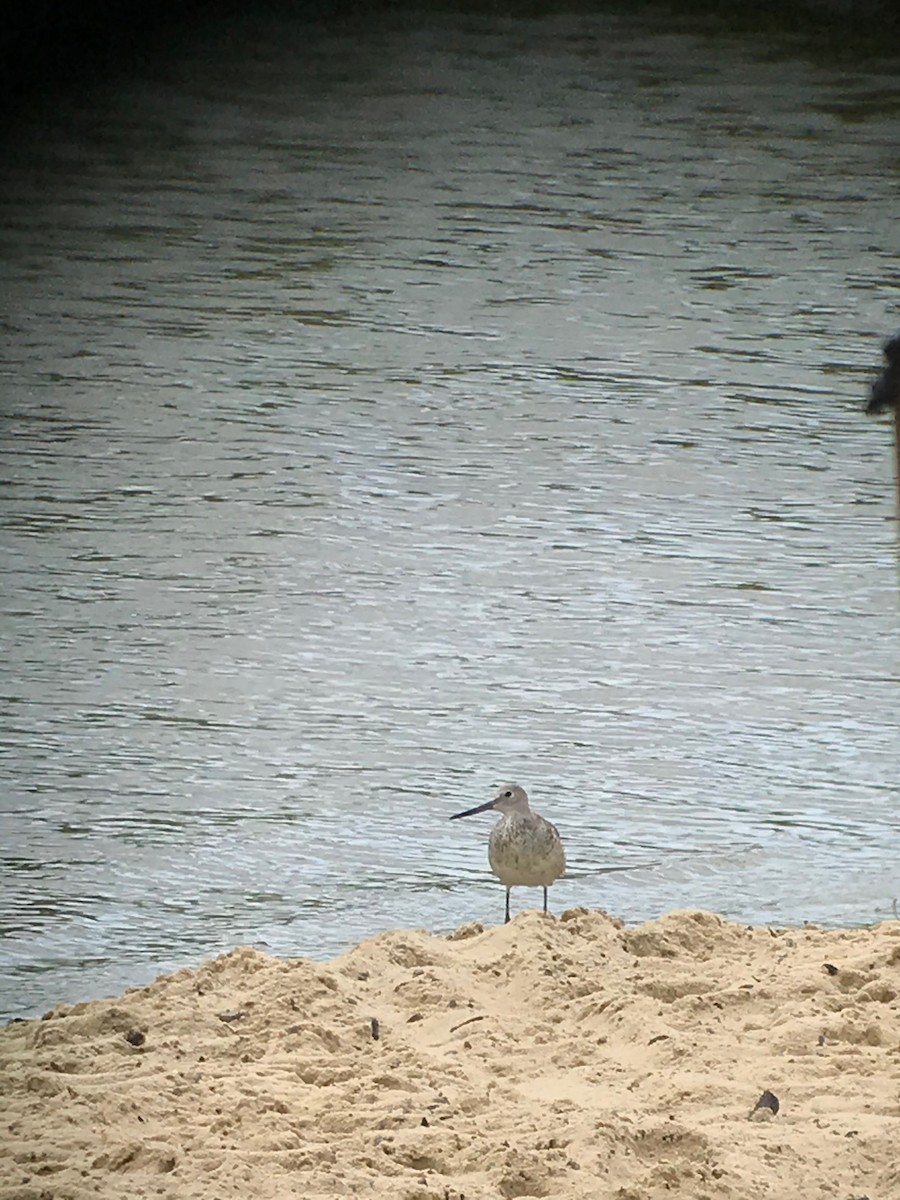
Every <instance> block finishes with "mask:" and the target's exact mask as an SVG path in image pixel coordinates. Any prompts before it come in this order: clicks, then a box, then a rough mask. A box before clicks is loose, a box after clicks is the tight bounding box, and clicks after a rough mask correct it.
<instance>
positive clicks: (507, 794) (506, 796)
mask: <svg viewBox="0 0 900 1200" xmlns="http://www.w3.org/2000/svg"><path fill="white" fill-rule="evenodd" d="M503 796H504V798H505V799H506V800H511V799H512V792H504V793H503Z"/></svg>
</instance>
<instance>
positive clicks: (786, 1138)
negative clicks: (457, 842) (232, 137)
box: [0, 909, 900, 1200]
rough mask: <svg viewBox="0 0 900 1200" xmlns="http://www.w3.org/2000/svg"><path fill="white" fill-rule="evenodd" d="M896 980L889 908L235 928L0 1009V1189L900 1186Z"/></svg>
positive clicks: (417, 1196) (78, 1198)
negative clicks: (64, 1002) (850, 922)
mask: <svg viewBox="0 0 900 1200" xmlns="http://www.w3.org/2000/svg"><path fill="white" fill-rule="evenodd" d="M898 994H900V922H884V923H882V924H880V925H877V926H874V927H871V928H865V929H851V930H822V929H818V928H811V927H804V928H803V929H780V930H775V929H771V930H770V929H767V928H747V927H746V926H743V925H737V924H732V923H729V922H726V921H723V920H721V919H720V918H719V917H717V916H714V915H712V914H710V913H703V912H675V913H671V914H669V915H668V916H665V917H662V918H660V919H658V920H655V921H651V922H648V923H646V924H644V925H640V926H636V927H631V928H623V927H622V925H621V923H620V922H618V921H616V920H614V919H612V918H610V917H609V916H607V915H606V914H605V913H602V912H596V911H587V910H585V909H571V910H569V911H568V912H565V913H563V915H562V917H561V918H559V919H558V920H557V919H552V918H545V917H543V916H541V915H539V914H537V913H534V912H526V913H523V914H521V915H520V916H518V917H517V918H516V919H515V920H514V921H513V922H512V923H511V924H509V925H508V926H506V927H503V926H500V927H498V928H491V929H488V930H482V929H481V927H480V926H478V925H471V926H464V927H463V928H461V929H459V930H457V931H456V932H455V933H453V934H451V935H450V936H449V937H435V936H432V935H430V934H427V933H424V932H421V931H407V930H401V931H397V932H392V933H386V934H381V935H379V936H377V937H373V938H371V939H369V940H367V941H365V942H363V943H361V944H360V945H359V946H356V947H354V948H353V949H352V950H350V951H348V952H347V953H345V954H343V955H341V956H340V957H338V958H336V959H334V960H333V961H332V962H329V963H316V962H312V961H310V960H308V959H295V960H280V959H275V958H270V957H268V956H266V955H264V954H262V953H259V952H258V951H256V950H252V949H247V948H238V949H236V950H233V951H231V952H230V953H228V954H225V955H223V956H222V957H220V958H217V959H215V960H214V961H211V962H207V963H205V964H204V965H202V966H201V967H199V968H198V969H197V970H187V969H185V970H180V971H178V972H176V973H175V974H173V975H168V976H163V977H161V978H160V979H157V980H156V981H155V982H154V983H153V984H151V985H150V986H148V987H141V988H133V989H130V990H129V991H127V992H126V993H125V994H124V995H123V996H121V997H119V998H118V999H115V1000H97V1001H92V1002H90V1003H84V1004H76V1005H74V1006H70V1007H59V1008H57V1009H55V1010H53V1012H51V1013H48V1014H47V1015H46V1016H45V1017H44V1018H43V1019H42V1020H36V1021H21V1022H12V1023H11V1024H10V1025H8V1026H7V1027H6V1028H5V1029H4V1030H2V1031H0V1072H2V1089H3V1099H2V1106H3V1114H4V1123H3V1131H2V1134H0V1147H2V1151H3V1153H2V1155H0V1161H2V1165H0V1197H2V1200H82V1198H86V1197H96V1196H104V1197H122V1198H123V1200H124V1198H125V1197H128V1198H133V1197H145V1196H146V1197H151V1196H152V1197H178V1198H179V1200H182V1198H193V1197H197V1198H199V1197H203V1198H204V1200H215V1198H216V1197H237V1196H240V1197H253V1198H263V1200H265V1198H268V1197H272V1198H276V1197H277V1198H283V1197H319V1196H361V1197H385V1198H387V1197H391V1198H394V1197H396V1198H398V1200H399V1198H402V1200H463V1197H464V1198H465V1200H495V1198H501V1200H510V1198H512V1197H518V1196H552V1197H562V1198H571V1200H582V1198H583V1200H588V1198H590V1200H598V1198H603V1197H616V1198H617V1200H656V1198H658V1197H664V1196H665V1197H667V1198H669V1197H672V1196H678V1197H682V1198H684V1200H700V1198H701V1197H747V1198H748V1200H750V1198H751V1197H752V1198H753V1200H759V1197H765V1196H771V1197H773V1198H778V1200H782V1198H784V1197H799V1198H801V1200H807V1198H812V1197H832V1196H833V1197H837V1198H838V1200H862V1198H863V1197H867V1198H868V1200H900V1000H898ZM766 1090H768V1091H770V1092H772V1093H773V1094H774V1095H775V1096H776V1097H777V1098H778V1100H779V1101H780V1106H779V1111H778V1113H777V1115H774V1114H773V1113H772V1111H771V1109H760V1110H758V1111H757V1112H756V1114H755V1115H754V1116H753V1118H751V1117H750V1113H751V1110H752V1109H753V1107H754V1104H755V1103H756V1101H757V1100H758V1098H759V1097H760V1095H761V1093H762V1092H764V1091H766Z"/></svg>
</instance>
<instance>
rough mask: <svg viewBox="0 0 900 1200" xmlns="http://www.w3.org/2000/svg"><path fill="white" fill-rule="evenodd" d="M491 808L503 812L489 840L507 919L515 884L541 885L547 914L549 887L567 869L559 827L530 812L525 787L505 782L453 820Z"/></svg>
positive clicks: (522, 885)
mask: <svg viewBox="0 0 900 1200" xmlns="http://www.w3.org/2000/svg"><path fill="white" fill-rule="evenodd" d="M488 809H496V811H497V812H499V813H500V820H499V821H498V822H497V824H496V825H495V826H494V828H493V829H492V830H491V837H490V841H489V842H488V862H489V863H490V864H491V870H492V871H493V872H494V874H495V875H496V876H497V878H498V879H499V880H500V882H501V883H502V884H503V886H504V887H505V888H506V920H507V921H508V920H509V889H510V888H512V887H542V888H543V889H544V912H545V913H546V911H547V888H548V887H549V886H550V884H551V883H555V882H556V880H557V879H559V877H560V875H562V874H563V873H564V872H565V869H566V855H565V851H564V850H563V844H562V838H561V837H560V836H559V830H558V829H557V828H556V826H555V825H551V824H550V822H549V821H545V820H544V818H543V817H541V816H539V815H538V814H537V813H536V812H532V811H531V805H530V804H529V803H528V796H527V795H526V793H525V789H524V788H520V787H519V786H518V784H515V783H504V784H503V786H502V787H501V788H500V789H499V790H498V792H497V795H496V796H494V798H493V799H492V800H488V801H487V803H486V804H478V805H476V807H475V808H467V809H466V811H465V812H458V813H454V814H453V816H452V817H451V818H450V820H451V821H456V820H458V819H459V818H460V817H472V816H474V815H475V813H480V812H487V811H488Z"/></svg>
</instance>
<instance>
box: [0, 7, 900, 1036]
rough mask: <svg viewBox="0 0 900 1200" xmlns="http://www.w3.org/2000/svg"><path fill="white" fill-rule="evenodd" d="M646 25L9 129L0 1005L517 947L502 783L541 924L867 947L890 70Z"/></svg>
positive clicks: (237, 72) (248, 47)
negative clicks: (533, 852)
mask: <svg viewBox="0 0 900 1200" xmlns="http://www.w3.org/2000/svg"><path fill="white" fill-rule="evenodd" d="M652 20H653V18H652V17H650V16H648V15H646V14H645V15H643V16H642V17H640V18H634V17H615V16H585V15H578V16H568V17H566V16H556V17H553V18H548V17H544V18H535V19H518V20H509V19H504V18H502V17H495V16H492V17H483V18H479V17H474V16H459V15H452V14H447V15H444V16H435V15H432V16H431V17H429V18H427V19H426V18H423V19H421V20H418V21H411V20H410V19H409V17H408V15H407V16H405V17H404V16H403V15H402V14H399V15H396V14H395V15H385V14H381V15H380V16H379V18H378V20H377V21H374V20H373V22H372V24H371V25H366V24H353V23H344V24H337V23H336V24H333V25H328V24H326V25H317V24H308V25H305V24H303V23H302V22H301V21H299V20H296V19H295V20H294V21H292V22H288V21H281V20H277V19H275V18H273V19H271V20H270V21H268V22H267V23H262V24H261V23H260V22H259V20H258V19H257V20H256V21H255V22H252V23H251V22H248V23H247V24H246V25H245V26H234V25H229V26H226V25H223V24H220V25H217V26H211V27H209V28H207V29H205V30H201V31H199V32H198V33H197V35H196V36H195V37H194V38H193V39H190V40H187V41H185V43H184V44H183V45H181V46H180V47H179V48H178V49H177V51H176V50H173V51H171V52H170V53H168V54H166V55H163V56H161V57H160V58H159V59H158V60H156V61H155V62H153V63H151V65H149V66H148V67H147V68H146V69H145V70H143V71H142V72H135V73H131V74H130V75H129V76H128V77H127V78H124V77H123V78H120V79H117V80H115V81H112V80H111V81H109V82H107V83H104V84H101V83H98V84H97V85H96V86H94V87H92V88H91V89H88V90H82V91H81V92H79V93H78V94H77V95H74V94H73V95H70V96H69V97H68V98H67V99H64V100H63V101H62V103H60V101H59V99H58V98H57V100H56V101H55V102H54V104H53V105H52V106H51V105H50V104H49V103H48V104H47V105H45V106H44V107H43V108H41V109H39V110H38V112H37V113H36V114H34V115H33V116H32V117H30V118H29V120H28V121H25V120H24V119H23V121H22V124H21V128H20V129H19V131H18V132H17V133H16V134H15V135H14V138H13V141H12V143H11V145H10V146H9V147H8V148H7V150H6V161H5V167H4V183H3V192H2V216H3V220H2V223H0V230H2V232H0V248H2V254H3V259H4V264H5V265H4V276H3V277H4V283H3V294H4V298H5V303H4V310H5V313H4V318H3V330H2V333H3V343H4V345H3V366H2V380H0V383H2V389H3V397H4V398H3V403H2V431H3V432H2V492H0V517H2V526H3V530H2V537H3V548H4V554H3V558H2V569H3V593H2V611H3V617H2V634H3V641H4V659H5V666H6V671H5V686H4V688H3V693H4V709H5V721H4V728H3V733H2V752H3V753H2V775H3V778H2V797H0V802H2V806H3V808H2V823H3V837H2V856H3V876H2V885H0V887H2V891H0V913H2V916H0V930H2V934H3V942H2V980H0V1007H2V1010H3V1011H5V1012H7V1013H26V1012H34V1011H40V1010H41V1009H42V1008H45V1007H48V1006H49V1005H50V1004H52V1003H53V1002H55V1001H56V1000H58V999H76V998H79V997H83V996H88V995H95V994H99V993H100V992H103V991H114V990H118V989H119V988H121V987H122V986H124V985H126V984H128V983H133V982H139V981H143V980H146V979H148V978H150V977H152V975H153V974H155V973H156V972H157V971H159V970H161V969H164V968H168V967H171V966H174V965H178V964H182V963H186V962H194V961H198V960H199V959H201V958H203V957H206V956H208V955H210V954H212V953H215V952H217V951H219V950H221V949H224V948H227V947H230V946H232V945H234V944H235V943H240V942H251V943H254V944H257V945H260V946H263V947H266V948H268V949H270V950H272V951H273V952H276V953H280V954H297V953H303V954H310V955H313V956H326V955H331V954H333V953H335V952H337V951H338V950H340V949H341V948H342V947H344V946H346V945H348V944H350V943H352V942H354V941H356V940H358V939H359V938H361V937H364V936H366V935H367V934H369V933H372V932H375V931H377V930H380V929H384V928H388V927H393V926H410V925H413V926H424V927H427V928H429V929H432V930H436V931H441V930H447V929H450V928H452V927H454V926H455V925H457V924H458V923H460V922H462V921H464V920H468V919H478V920H481V921H485V922H493V921H496V920H498V919H499V918H500V917H501V915H502V904H503V892H502V889H501V888H500V886H499V884H497V883H496V881H494V880H493V879H492V877H491V876H490V874H489V872H488V868H487V862H486V854H485V850H486V840H487V834H488V829H489V827H490V818H489V817H487V816H485V817H477V818H472V819H471V821H466V822H460V823H454V824H452V825H451V824H449V822H448V821H447V818H448V816H449V815H450V814H451V813H452V812H455V811H457V810H458V809H459V808H462V807H468V806H470V805H472V804H475V803H477V802H479V801H481V800H483V799H486V798H487V796H488V795H489V793H490V790H491V788H492V787H493V785H494V784H496V783H497V782H499V781H501V780H503V779H515V780H518V781H519V782H520V783H522V784H524V785H525V786H526V787H527V788H528V789H529V791H530V793H531V796H532V800H533V801H534V803H535V805H536V806H537V807H538V808H539V809H540V810H542V811H543V812H544V813H545V814H546V815H547V816H549V817H551V819H553V820H554V821H555V822H556V823H557V824H558V825H559V827H560V829H561V831H562V833H563V836H564V838H565V840H566V842H567V845H568V850H569V860H570V871H569V874H568V876H567V877H566V879H564V880H563V881H561V882H560V883H558V884H557V885H556V886H555V887H554V888H553V889H552V892H551V901H552V905H553V907H554V908H555V909H556V910H557V911H559V910H561V909H562V908H564V907H567V906H570V905H576V904H585V905H601V906H603V907H606V908H608V909H610V910H611V911H614V912H617V913H619V914H621V915H622V916H623V917H625V918H626V919H628V920H636V919H641V918H644V917H648V916H652V915H654V914H658V913H660V912H663V911H666V910H668V909H670V908H672V907H676V906H696V907H708V908H712V909H715V910H717V911H719V912H722V913H724V914H726V915H728V916H732V917H736V918H739V919H741V920H747V921H768V922H783V923H786V922H800V921H803V920H805V919H810V920H816V921H821V922H840V923H853V922H864V921H870V920H875V919H878V918H880V917H884V916H889V915H890V914H891V906H892V901H893V900H894V898H895V897H897V895H898V894H900V880H898V867H897V864H898V862H900V820H898V795H900V793H898V780H900V735H898V695H900V693H898V683H900V660H898V638H897V630H898V599H897V584H898V577H897V553H896V547H897V524H896V520H895V510H894V495H893V482H892V457H891V455H892V451H891V438H890V428H889V425H888V424H885V423H879V422H877V421H873V420H870V419H867V418H865V417H864V416H863V415H862V412H861V408H862V403H863V401H864V396H865V389H866V386H867V381H868V378H869V376H870V373H871V371H872V369H873V368H874V367H875V366H876V364H877V361H878V355H879V349H880V343H881V340H882V338H883V336H884V335H885V334H886V333H888V332H890V331H891V329H892V328H893V327H894V326H896V324H897V323H898V322H897V301H898V292H897V265H898V235H897V230H898V222H897V174H896V172H897V153H898V151H897V146H898V144H900V96H898V93H897V91H896V65H897V64H896V60H894V61H887V60H885V61H878V60H871V59H869V60H865V61H864V62H862V64H861V65H856V66H854V67H853V68H852V69H848V68H847V66H846V64H844V65H841V66H835V65H830V64H821V63H820V64H817V63H815V62H814V61H811V60H807V59H806V58H803V57H802V56H799V55H798V54H797V53H796V48H795V49H794V50H791V49H790V48H788V49H785V48H783V47H782V48H778V47H773V45H772V44H771V42H762V41H756V40H753V41H749V40H739V39H737V38H727V37H723V36H721V35H719V36H717V37H715V38H709V37H707V36H706V35H704V34H703V33H702V32H700V31H696V30H695V31H692V32H691V31H688V32H676V31H673V30H671V29H668V28H665V27H663V26H657V25H654V24H652V23H651V22H652ZM773 51H778V52H773ZM538 900H539V895H538V894H537V893H527V892H519V893H514V906H522V905H525V904H534V903H536V902H538Z"/></svg>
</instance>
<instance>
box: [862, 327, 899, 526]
mask: <svg viewBox="0 0 900 1200" xmlns="http://www.w3.org/2000/svg"><path fill="white" fill-rule="evenodd" d="M884 361H885V367H884V370H883V371H882V372H881V374H880V375H879V376H878V378H877V379H876V380H875V382H874V383H873V384H872V390H871V391H870V392H869V403H868V404H867V405H866V412H867V413H869V414H870V415H871V414H877V413H883V412H888V410H889V409H893V410H894V452H895V454H896V457H897V502H898V504H900V333H895V334H894V336H893V337H892V338H891V340H890V341H889V342H887V343H885V347H884Z"/></svg>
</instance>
